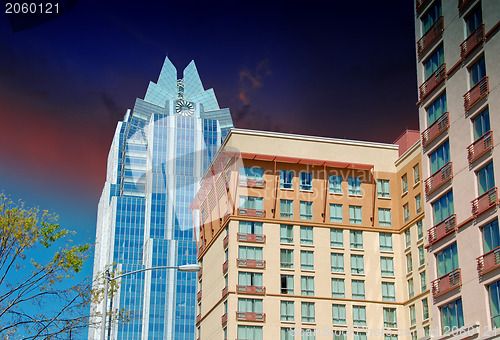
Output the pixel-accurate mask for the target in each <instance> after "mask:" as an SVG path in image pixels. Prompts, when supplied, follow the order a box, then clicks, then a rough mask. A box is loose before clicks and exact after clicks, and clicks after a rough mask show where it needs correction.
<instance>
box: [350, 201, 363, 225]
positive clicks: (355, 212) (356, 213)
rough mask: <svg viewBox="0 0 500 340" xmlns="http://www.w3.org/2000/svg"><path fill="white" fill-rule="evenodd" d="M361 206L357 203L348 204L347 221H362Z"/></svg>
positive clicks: (356, 222) (355, 222)
mask: <svg viewBox="0 0 500 340" xmlns="http://www.w3.org/2000/svg"><path fill="white" fill-rule="evenodd" d="M361 216H362V215H361V207H360V206H357V205H350V206H349V223H352V224H361V222H362V217H361Z"/></svg>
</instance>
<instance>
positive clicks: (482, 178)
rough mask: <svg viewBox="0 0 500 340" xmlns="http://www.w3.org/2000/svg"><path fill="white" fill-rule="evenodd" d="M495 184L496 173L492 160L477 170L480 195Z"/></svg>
mask: <svg viewBox="0 0 500 340" xmlns="http://www.w3.org/2000/svg"><path fill="white" fill-rule="evenodd" d="M494 186H495V174H494V173H493V162H490V163H488V164H487V165H485V166H484V167H482V168H481V169H480V170H479V171H478V172H477V191H478V192H479V195H482V194H484V193H485V192H487V191H488V190H490V189H491V188H493V187H494Z"/></svg>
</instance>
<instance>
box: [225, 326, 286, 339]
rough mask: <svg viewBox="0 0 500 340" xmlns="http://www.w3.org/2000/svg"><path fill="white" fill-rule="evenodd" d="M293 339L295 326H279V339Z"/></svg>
mask: <svg viewBox="0 0 500 340" xmlns="http://www.w3.org/2000/svg"><path fill="white" fill-rule="evenodd" d="M225 339H227V338H225ZM293 339H295V328H281V340H293Z"/></svg>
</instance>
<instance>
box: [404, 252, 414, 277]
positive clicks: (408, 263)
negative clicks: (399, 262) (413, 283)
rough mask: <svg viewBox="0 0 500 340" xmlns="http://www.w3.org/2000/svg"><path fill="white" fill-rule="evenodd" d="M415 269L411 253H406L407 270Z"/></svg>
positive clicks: (408, 271) (409, 271)
mask: <svg viewBox="0 0 500 340" xmlns="http://www.w3.org/2000/svg"><path fill="white" fill-rule="evenodd" d="M412 271H413V262H412V260H411V253H410V254H406V272H407V273H411V272H412Z"/></svg>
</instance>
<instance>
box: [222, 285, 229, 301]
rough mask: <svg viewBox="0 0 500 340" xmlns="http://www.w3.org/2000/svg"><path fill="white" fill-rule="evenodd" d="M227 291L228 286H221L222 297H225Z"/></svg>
mask: <svg viewBox="0 0 500 340" xmlns="http://www.w3.org/2000/svg"><path fill="white" fill-rule="evenodd" d="M228 293H229V288H228V286H226V287H224V288H222V298H225V297H226V295H227V294H228Z"/></svg>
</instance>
